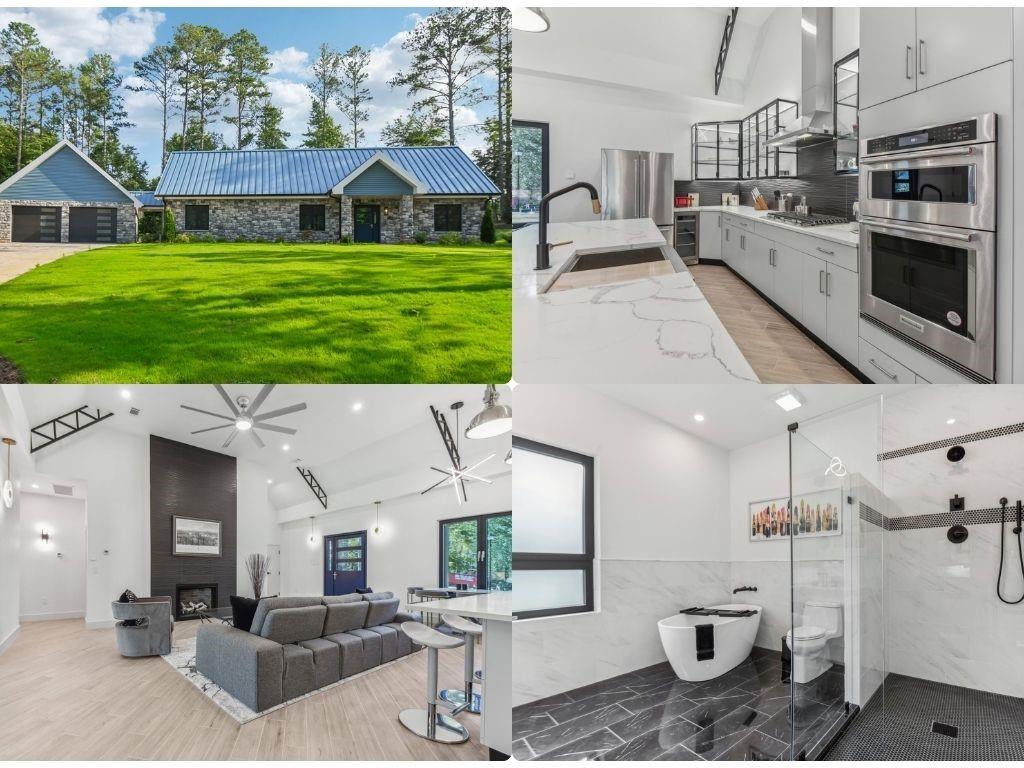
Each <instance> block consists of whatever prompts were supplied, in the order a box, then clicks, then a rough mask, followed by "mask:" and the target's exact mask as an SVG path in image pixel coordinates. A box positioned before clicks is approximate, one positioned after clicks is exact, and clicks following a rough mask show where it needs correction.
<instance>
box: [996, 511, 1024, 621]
mask: <svg viewBox="0 0 1024 768" xmlns="http://www.w3.org/2000/svg"><path fill="white" fill-rule="evenodd" d="M1008 503H1009V502H1008V500H1007V498H1006V497H1005V496H1004V497H1003V498H1001V499H1000V500H999V506H1001V507H1002V508H1003V516H1002V522H1001V523H1000V524H999V574H998V575H997V576H996V597H998V598H999V599H1000V600H1002V601H1003V602H1004V603H1006V604H1007V605H1017V604H1018V603H1022V602H1024V593H1022V594H1021V596H1020V599H1018V600H1007V599H1006V598H1005V597H1003V592H1002V585H1003V550H1004V548H1005V538H1006V537H1005V535H1004V533H1003V532H1004V529H1005V528H1006V505H1007V504H1008ZM1022 520H1024V507H1022V505H1021V500H1020V499H1017V526H1016V527H1015V528H1014V529H1013V532H1014V534H1016V536H1017V555H1018V557H1019V558H1020V574H1021V577H1022V578H1024V546H1022V544H1021V531H1022V530H1024V525H1022Z"/></svg>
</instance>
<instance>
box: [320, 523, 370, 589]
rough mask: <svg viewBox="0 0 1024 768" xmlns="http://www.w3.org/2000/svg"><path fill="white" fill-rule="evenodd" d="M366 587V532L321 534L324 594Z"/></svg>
mask: <svg viewBox="0 0 1024 768" xmlns="http://www.w3.org/2000/svg"><path fill="white" fill-rule="evenodd" d="M356 589H366V531H355V532H354V533H336V534H334V535H332V536H324V594H325V595H348V594H351V593H353V592H355V591H356Z"/></svg>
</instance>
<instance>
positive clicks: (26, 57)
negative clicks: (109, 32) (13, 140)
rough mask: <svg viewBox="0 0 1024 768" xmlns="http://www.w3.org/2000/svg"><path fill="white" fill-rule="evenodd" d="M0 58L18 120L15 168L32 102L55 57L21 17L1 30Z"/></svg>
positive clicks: (44, 83) (19, 163)
mask: <svg viewBox="0 0 1024 768" xmlns="http://www.w3.org/2000/svg"><path fill="white" fill-rule="evenodd" d="M0 59H2V62H0V78H2V81H0V82H2V85H3V88H4V90H6V91H7V93H8V94H9V95H10V107H11V113H12V114H13V115H14V116H15V119H16V120H17V128H18V145H17V152H16V160H15V164H16V169H20V168H21V167H22V165H23V162H22V161H23V160H24V149H25V136H26V133H27V132H28V129H29V125H28V123H29V109H30V106H31V102H32V99H33V98H34V97H35V96H38V95H39V94H40V93H41V92H42V91H43V90H44V89H45V88H46V87H47V86H48V84H49V83H50V80H51V75H52V73H53V70H54V69H55V67H56V61H55V59H54V57H53V54H52V53H51V52H50V49H49V48H46V47H45V46H43V45H42V44H41V43H40V42H39V36H38V35H37V34H36V30H35V29H34V28H33V27H32V25H30V24H25V23H23V22H20V21H12V22H10V23H9V24H8V25H7V26H6V27H5V28H4V29H3V31H0Z"/></svg>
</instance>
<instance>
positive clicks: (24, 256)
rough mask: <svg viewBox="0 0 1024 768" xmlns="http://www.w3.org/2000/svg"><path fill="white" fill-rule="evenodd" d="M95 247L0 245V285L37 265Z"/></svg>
mask: <svg viewBox="0 0 1024 768" xmlns="http://www.w3.org/2000/svg"><path fill="white" fill-rule="evenodd" d="M95 247H96V244H95V243H0V283H6V282H7V281H8V280H13V279H14V278H16V277H17V276H18V275H21V274H24V273H25V272H28V271H29V270H30V269H33V268H34V267H36V266H38V265H39V264H48V263H50V262H51V261H56V260H57V259H59V258H60V257H61V256H67V255H68V254H69V253H75V252H77V251H85V250H88V249H89V248H95Z"/></svg>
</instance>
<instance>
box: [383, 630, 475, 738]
mask: <svg viewBox="0 0 1024 768" xmlns="http://www.w3.org/2000/svg"><path fill="white" fill-rule="evenodd" d="M402 631H403V632H405V634H406V635H408V636H409V639H410V640H412V641H413V642H414V643H416V644H417V645H423V646H426V648H427V708H426V709H403V710H402V711H401V712H400V713H399V714H398V721H399V722H400V723H401V724H402V725H404V726H405V727H406V728H408V729H409V730H410V731H412V732H413V733H415V734H416V735H417V736H422V737H423V738H424V739H430V740H431V741H439V742H441V743H442V744H461V743H462V742H464V741H468V740H469V731H467V730H466V728H465V726H463V725H462V723H460V722H459V721H458V720H456V719H455V718H454V717H449V716H448V715H444V714H441V713H439V712H438V711H437V651H438V649H439V648H445V649H447V648H458V647H459V646H460V645H463V644H464V643H465V641H464V640H463V639H462V638H461V637H453V636H451V635H446V634H444V633H443V632H438V631H437V630H436V629H431V628H430V627H428V626H426V625H425V624H420V623H419V622H418V621H403V622H402ZM457 711H461V710H457Z"/></svg>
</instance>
